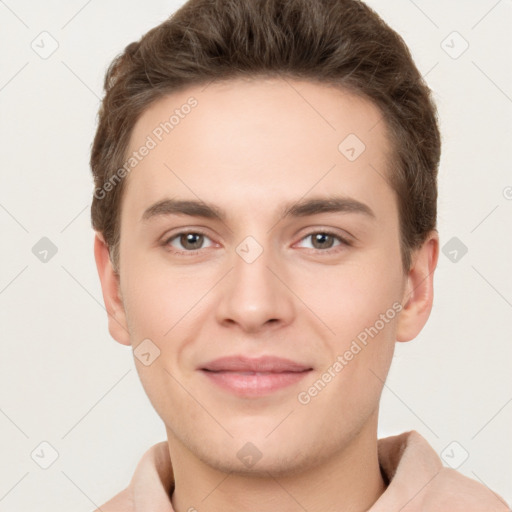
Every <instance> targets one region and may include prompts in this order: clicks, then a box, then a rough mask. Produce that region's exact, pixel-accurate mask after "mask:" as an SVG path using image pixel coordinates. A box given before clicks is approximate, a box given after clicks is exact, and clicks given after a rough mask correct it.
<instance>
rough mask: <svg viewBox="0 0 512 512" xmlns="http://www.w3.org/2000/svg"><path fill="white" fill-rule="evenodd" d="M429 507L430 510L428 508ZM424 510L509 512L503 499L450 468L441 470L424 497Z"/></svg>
mask: <svg viewBox="0 0 512 512" xmlns="http://www.w3.org/2000/svg"><path fill="white" fill-rule="evenodd" d="M429 507H430V508H429ZM439 507H441V508H439ZM425 508H426V510H440V509H441V510H445V509H446V510H450V511H451V512H468V511H471V510H485V511H486V512H509V511H510V508H509V507H508V505H507V504H506V503H505V501H504V500H503V498H501V497H500V496H498V494H496V493H495V492H493V491H492V490H491V489H489V488H488V487H486V486H485V485H483V484H481V483H480V482H477V481H476V480H473V479H472V478H468V477H467V476H464V475H463V474H462V473H459V472H458V471H455V470H454V469H450V468H443V469H441V471H440V472H439V473H438V474H437V475H436V477H435V478H434V479H433V480H432V482H431V490H430V493H427V494H426V496H425Z"/></svg>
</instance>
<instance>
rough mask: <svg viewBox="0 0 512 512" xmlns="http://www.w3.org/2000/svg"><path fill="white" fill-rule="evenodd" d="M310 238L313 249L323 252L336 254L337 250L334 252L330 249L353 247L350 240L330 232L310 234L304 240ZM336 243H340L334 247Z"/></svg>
mask: <svg viewBox="0 0 512 512" xmlns="http://www.w3.org/2000/svg"><path fill="white" fill-rule="evenodd" d="M308 238H310V239H311V240H312V246H313V247H311V248H312V249H316V250H319V251H321V252H336V249H335V250H334V251H330V249H332V248H333V247H339V246H350V245H351V244H350V242H349V241H348V240H346V239H345V238H343V237H341V236H340V235H338V234H336V233H332V232H330V231H314V232H312V233H309V235H306V236H305V237H304V238H302V240H307V239H308ZM335 241H338V242H339V243H338V244H337V245H333V244H334V243H335Z"/></svg>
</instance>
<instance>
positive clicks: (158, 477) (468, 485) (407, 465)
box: [95, 431, 511, 512]
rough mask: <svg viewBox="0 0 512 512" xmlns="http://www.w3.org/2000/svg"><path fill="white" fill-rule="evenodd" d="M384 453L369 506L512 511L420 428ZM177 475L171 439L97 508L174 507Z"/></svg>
mask: <svg viewBox="0 0 512 512" xmlns="http://www.w3.org/2000/svg"><path fill="white" fill-rule="evenodd" d="M378 458H379V464H380V467H381V471H382V472H383V476H384V477H385V478H386V480H387V481H388V482H389V485H388V486H387V489H386V490H385V491H384V493H383V494H382V495H381V496H380V498H379V499H378V500H377V501H376V502H375V503H374V504H373V506H372V507H371V508H370V509H369V511H368V512H398V511H400V512H444V511H446V512H510V511H511V509H510V508H509V506H508V505H507V504H506V503H505V501H504V500H503V499H502V498H500V497H499V496H498V495H497V494H495V493H494V492H493V491H491V490H490V489H488V488H487V487H486V486H484V485H482V484H480V483H479V482H477V481H475V480H473V479H470V478H467V477H465V476H463V475H462V474H461V473H458V472H457V471H455V470H453V469H449V468H446V467H443V464H442V462H441V459H440V458H439V456H438V455H437V453H436V452H435V451H434V449H433V448H432V447H431V446H430V445H429V444H428V442H427V441H426V440H425V439H424V438H423V437H422V436H421V435H420V434H418V433H417V432H415V431H410V432H404V433H403V434H400V435H397V436H391V437H386V438H384V439H379V440H378ZM173 490H174V475H173V469H172V464H171V459H170V455H169V447H168V444H167V441H162V442H160V443H157V444H155V445H153V446H152V447H151V448H150V449H149V450H147V451H146V453H145V454H144V455H143V457H142V459H141V460H140V462H139V464H138V465H137V468H136V470H135V473H134V475H133V477H132V479H131V481H130V484H129V485H128V487H127V488H126V489H124V490H123V491H121V492H120V493H119V494H117V495H116V496H114V497H113V498H112V499H111V500H109V501H108V502H107V503H105V504H104V505H102V506H101V507H100V509H97V510H96V511H95V512H174V509H173V507H172V503H171V499H170V496H171V495H172V492H173Z"/></svg>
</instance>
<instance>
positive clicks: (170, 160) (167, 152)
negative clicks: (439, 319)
mask: <svg viewBox="0 0 512 512" xmlns="http://www.w3.org/2000/svg"><path fill="white" fill-rule="evenodd" d="M191 95H193V96H194V97H195V98H196V99H197V100H198V106H197V107H196V108H195V109H194V110H192V111H191V113H190V114H189V115H188V116H186V117H185V118H184V119H183V120H181V121H180V124H179V125H177V126H176V127H175V128H174V130H173V131H172V132H171V133H169V134H168V135H167V136H166V137H165V138H164V139H163V140H162V142H160V143H159V144H158V145H157V147H156V148H154V149H153V150H152V151H151V152H150V153H149V155H148V156H146V157H145V158H144V159H143V160H142V161H141V162H140V163H139V164H138V165H137V167H136V168H134V169H133V170H132V171H131V173H130V174H129V176H128V177H127V178H126V179H127V182H126V184H125V185H126V188H125V190H124V195H123V200H122V207H121V242H120V276H119V277H118V276H116V274H115V273H114V271H113V269H112V265H111V262H110V260H109V257H108V249H107V246H106V245H105V243H104V240H103V238H102V236H101V234H100V233H97V234H96V239H95V257H96V262H97V267H98V273H99V276H100V280H101V285H102V291H103V298H104V301H105V305H106V309H107V312H108V315H109V330H110V333H111V335H112V337H113V338H114V339H116V340H117V341H118V342H119V343H122V344H124V345H131V346H132V347H133V348H134V349H135V348H136V347H137V346H138V344H139V343H140V342H141V341H142V340H144V339H147V338H149V339H150V340H152V342H153V343H154V344H155V345H156V346H158V348H159V350H160V357H158V358H157V359H156V360H155V361H154V362H153V363H152V364H151V365H149V366H145V365H144V364H142V363H141V362H140V361H139V360H138V358H135V359H134V360H135V364H136V367H137V371H138V372H139V376H140V379H141V382H142V384H143V386H144V389H145V391H146V393H147V394H148V396H149V398H150V400H151V402H152V404H153V406H154V408H155V410H156V411H157V413H158V414H159V416H160V417H161V418H162V420H163V421H164V423H165V426H166V431H167V437H168V445H169V451H170V456H171V460H172V461H173V468H174V473H175V481H176V489H175V492H174V493H173V495H172V504H173V506H174V509H175V510H176V512H185V511H187V510H189V509H190V508H191V507H194V508H196V509H197V510H206V509H207V510H209V511H215V512H216V511H218V512H221V511H222V512H227V511H235V510H236V511H240V510H255V509H257V510H258V511H262V512H264V511H275V510H280V511H283V512H292V511H293V512H295V511H303V510H304V509H307V510H308V511H309V512H316V511H322V512H326V511H335V510H336V511H338V512H339V511H364V510H367V509H368V508H369V507H370V506H371V505H372V504H373V503H374V502H375V501H376V500H377V499H378V497H379V496H380V495H381V494H382V493H383V492H384V491H385V483H384V481H383V479H382V477H381V474H380V470H379V465H378V459H377V419H378V410H379V399H380V395H381V392H382V388H383V381H384V380H385V378H386V375H387V373H388V369H389V366H390V363H391V359H392V356H393V350H394V346H395V342H396V341H408V340H411V339H413V338H414V337H415V336H416V335H417V334H418V333H419V332H420V330H421V329H422V327H423V325H424V324H425V322H426V321H427V319H428V316H429V314H430V310H431V307H432V299H433V272H434V269H435V266H436V264H437V257H438V246H439V243H438V237H437V233H436V232H432V233H430V234H429V236H428V237H427V239H426V241H425V243H424V244H423V245H422V246H421V247H420V248H419V249H418V250H416V251H415V252H414V253H413V257H412V261H413V264H412V267H411V269H410V270H409V271H408V272H406V271H404V269H403V267H402V262H401V257H400V240H399V218H398V210H397V201H396V197H395V194H394V191H393V190H392V189H391V187H390V186H389V184H388V182H387V179H386V177H387V165H388V157H389V154H390V145H389V142H388V139H387V136H386V127H385V123H383V122H379V120H381V114H380V111H379V110H378V108H377V107H376V106H374V105H373V104H372V103H371V102H369V101H367V100H364V99H361V98H359V97H356V96H354V95H352V94H350V93H348V92H346V91H342V90H339V89H334V88H330V87H327V86H325V85H321V84H314V83H310V82H305V81H297V80H282V79H262V78H258V79H253V80H248V79H244V80H242V79H237V80H232V81H230V82H226V83H222V84H219V83H214V84H210V85H209V86H208V87H206V88H204V86H203V87H194V88H189V89H187V90H184V91H181V92H178V93H174V94H172V95H169V96H167V97H165V98H163V99H161V100H159V101H158V102H157V103H155V104H153V105H152V106H150V108H148V109H147V110H146V111H145V112H144V114H143V115H142V116H141V118H140V119H139V120H138V122H137V123H136V125H135V127H134V131H133V133H132V138H131V141H130V148H129V152H131V151H133V150H135V149H137V148H139V147H140V146H141V145H142V144H143V143H144V141H145V139H146V137H147V135H148V134H150V133H151V132H152V130H153V129H154V128H155V126H157V125H158V124H159V123H160V122H162V121H163V120H165V119H166V118H168V117H169V113H172V111H173V110H174V109H175V108H179V107H180V105H183V104H184V103H185V102H186V101H187V98H189V97H190V96H191ZM351 133H352V134H356V135H357V136H358V137H359V138H360V139H361V140H362V141H364V144H365V145H366V149H365V151H364V152H363V153H362V154H361V155H360V156H359V157H358V158H357V159H356V160H355V161H353V162H351V161H349V160H348V159H347V158H346V157H345V156H344V155H343V154H342V153H341V152H340V151H339V150H338V145H339V144H340V142H341V141H342V140H343V139H344V138H345V137H346V136H347V135H348V134H351ZM332 195H340V196H344V197H348V198H352V199H354V200H357V201H359V202H361V203H364V204H365V205H367V206H368V207H369V208H370V209H371V210H372V212H373V214H374V216H370V215H366V214H364V213H360V212H356V211H352V212H324V213H319V214H314V215H309V216H305V217H298V218H282V216H281V214H280V212H281V210H282V208H283V205H285V204H289V203H291V204H293V203H297V202H298V201H299V200H304V199H310V198H312V197H316V198H325V197H328V196H332ZM165 198H174V199H191V200H198V199H199V200H202V201H204V202H207V203H214V204H215V205H217V206H218V207H220V208H222V209H224V210H225V211H226V214H227V218H226V219H225V221H224V222H221V221H218V220H214V219H206V218H201V217H194V216H186V215H176V214H175V215H160V216H155V217H152V218H151V219H150V220H147V221H143V220H141V217H142V214H143V212H144V211H145V210H146V209H147V208H148V207H150V206H151V205H153V204H154V203H156V202H157V201H160V200H162V199H165ZM198 229H199V230H200V231H201V232H203V233H204V234H205V237H204V239H203V242H202V245H201V242H199V245H198V246H197V245H196V247H200V249H199V250H197V251H196V253H192V254H190V251H192V250H193V249H194V246H193V245H192V246H191V244H190V243H189V244H188V245H187V239H186V238H185V239H183V238H181V239H180V237H179V236H178V237H176V236H175V235H176V234H177V233H178V232H183V231H184V232H191V233H194V232H195V231H194V230H198ZM322 230H329V231H332V232H334V234H335V237H333V238H329V237H328V238H327V239H324V240H323V241H322V240H320V244H318V243H316V244H315V237H314V236H312V235H315V234H316V233H322V232H323V231H322ZM338 235H339V236H340V237H342V238H344V239H346V240H348V241H349V242H350V243H349V244H348V245H347V244H345V243H343V242H341V241H340V239H337V238H336V236H338ZM247 236H251V237H253V238H254V239H255V240H256V241H257V243H258V244H259V246H260V247H261V248H262V249H263V252H262V253H261V255H260V256H259V257H258V258H257V259H255V261H253V262H252V263H248V262H247V261H245V260H244V259H243V258H242V257H241V256H239V254H238V253H237V252H236V249H237V247H238V246H239V244H240V243H241V242H242V241H243V240H244V239H245V238H246V237H247ZM172 237H174V238H172ZM169 239H171V241H168V240H169ZM252 250H254V249H252ZM173 251H181V253H178V252H173ZM186 251H189V253H188V254H187V253H186ZM394 303H399V304H402V306H403V309H402V310H401V312H400V313H399V314H397V315H396V316H395V317H394V318H393V319H392V320H390V321H388V322H387V323H386V324H385V327H384V328H382V329H381V330H380V331H379V332H378V334H377V335H376V336H375V337H373V338H372V339H370V341H369V342H368V344H367V346H365V347H364V348H363V349H362V350H361V351H360V352H359V353H358V354H357V355H356V356H354V358H353V359H352V360H351V361H349V362H348V364H347V365H346V366H345V367H344V368H343V370H342V371H340V372H339V373H337V374H336V377H334V378H333V379H332V380H331V382H329V383H328V385H326V386H325V388H324V389H322V391H321V392H319V393H318V394H317V395H316V396H315V397H314V398H312V399H311V401H310V402H309V403H307V404H306V405H304V404H301V403H300V402H299V401H298V399H297V396H298V393H300V392H301V391H304V390H308V388H309V387H310V386H311V385H312V384H313V383H314V382H315V381H317V380H318V379H319V378H321V376H322V374H323V373H324V372H325V371H326V370H327V368H328V367H330V366H332V365H333V363H334V362H335V361H336V358H337V356H338V355H340V354H344V353H345V352H346V350H347V349H348V348H349V347H350V345H351V343H352V341H353V340H354V339H355V338H356V336H357V335H358V334H359V333H361V332H362V331H364V329H365V328H368V327H370V326H373V325H374V324H375V322H376V320H378V319H379V315H381V314H383V313H385V312H386V311H387V310H388V309H389V308H391V307H392V305H393V304H394ZM233 354H244V355H247V356H249V357H257V356H261V355H275V356H279V357H285V358H289V359H292V360H294V361H298V362H300V363H304V364H307V365H309V366H310V367H312V368H313V370H312V371H311V372H310V373H309V374H308V376H307V377H305V378H304V379H302V380H301V381H300V382H299V383H297V384H294V385H292V386H289V387H286V388H284V389H280V390H278V391H276V392H274V393H272V394H269V395H267V396H264V397H256V398H255V397H238V396H235V395H233V394H231V393H228V392H226V391H224V390H222V389H220V388H219V387H217V386H215V385H213V384H212V383H211V382H210V381H209V380H208V379H207V378H206V377H205V376H204V374H203V373H201V372H200V371H198V370H197V368H198V367H200V366H201V364H203V365H204V364H205V363H206V362H207V361H210V360H213V359H215V358H217V357H221V356H228V355H233ZM247 442H250V443H252V445H254V446H255V447H256V448H257V450H258V451H259V452H260V453H261V455H262V456H261V459H260V460H258V461H257V463H256V464H254V465H253V466H251V467H248V466H247V465H245V464H244V463H243V462H242V461H241V460H240V459H239V458H238V457H237V453H238V452H239V450H240V449H241V448H242V447H243V446H244V445H245V444H246V443H247ZM206 496H207V499H206V500H205V501H203V500H204V499H205V497H206Z"/></svg>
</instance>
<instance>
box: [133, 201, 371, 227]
mask: <svg viewBox="0 0 512 512" xmlns="http://www.w3.org/2000/svg"><path fill="white" fill-rule="evenodd" d="M331 212H332V213H360V214H363V215H365V216H367V217H369V218H372V219H375V213H374V212H373V210H372V209H371V208H370V207H369V206H368V205H366V204H365V203H362V202H360V201H357V200H356V199H352V198H350V197H340V196H334V197H317V198H312V199H302V200H299V201H296V202H292V203H287V204H285V205H284V207H283V208H282V210H281V218H283V219H284V218H289V217H307V216H309V215H317V214H319V213H331ZM167 215H189V216H191V217H202V218H205V219H212V220H218V221H220V222H222V223H225V222H226V220H227V217H228V216H227V214H226V212H225V211H224V210H222V209H221V208H219V207H218V206H216V205H214V204H211V203H206V202H204V201H196V200H179V199H163V200H161V201H158V202H156V203H154V204H153V205H151V206H150V207H149V208H147V209H146V210H145V211H144V213H143V214H142V217H141V221H143V222H145V221H149V220H150V219H152V218H155V217H160V216H167Z"/></svg>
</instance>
